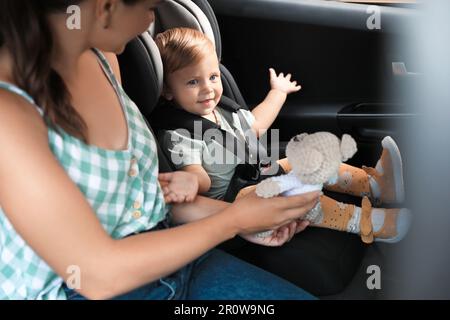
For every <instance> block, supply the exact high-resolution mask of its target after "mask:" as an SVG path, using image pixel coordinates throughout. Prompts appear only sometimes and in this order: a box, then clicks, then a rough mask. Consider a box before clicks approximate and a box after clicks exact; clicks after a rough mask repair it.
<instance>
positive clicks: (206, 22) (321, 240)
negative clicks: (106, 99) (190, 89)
mask: <svg viewBox="0 0 450 320" xmlns="http://www.w3.org/2000/svg"><path fill="white" fill-rule="evenodd" d="M200 8H201V9H200ZM155 18H156V20H155V23H154V24H153V25H152V26H151V27H150V29H149V30H148V31H147V32H145V33H144V34H142V35H140V36H139V37H137V38H136V39H134V40H133V41H131V42H130V43H129V44H128V45H127V47H126V49H125V51H124V53H123V54H122V55H120V56H119V63H120V66H121V73H122V82H123V86H124V89H125V91H126V92H127V93H128V94H129V95H130V97H131V98H132V99H133V100H134V101H135V102H136V104H137V105H138V107H139V108H140V110H141V111H142V113H143V114H144V116H145V117H146V118H148V119H150V118H151V113H152V111H153V109H154V107H155V106H156V104H157V101H158V99H159V96H160V93H161V90H162V83H163V79H162V75H163V72H162V62H161V57H160V56H159V51H158V49H157V47H156V45H155V43H154V41H153V39H152V38H151V35H153V36H154V35H155V34H157V33H159V32H161V31H164V30H166V29H168V28H172V27H191V28H196V29H198V30H201V31H202V32H204V33H205V34H206V35H207V36H208V37H210V38H211V39H212V40H213V41H214V43H215V45H216V50H217V54H218V56H219V57H221V47H222V44H221V39H220V32H219V27H218V24H217V21H216V18H215V16H214V12H213V11H212V9H211V7H210V5H209V3H208V2H207V1H206V0H193V1H189V0H166V1H165V2H163V3H162V4H161V5H160V6H159V7H158V9H157V10H156V12H155ZM221 71H222V81H223V84H224V95H226V96H228V97H230V98H232V99H233V100H235V101H236V102H237V103H238V104H240V105H241V106H243V107H246V104H245V101H244V99H243V97H242V94H241V93H240V91H239V88H238V87H237V85H236V82H235V81H234V79H233V77H232V75H231V74H230V73H229V72H228V70H227V69H226V68H225V67H224V66H223V65H221ZM158 153H159V154H158V156H159V161H160V170H161V171H162V172H164V171H169V170H172V168H173V167H171V165H170V162H169V161H168V159H167V158H166V157H165V156H164V153H163V152H160V149H159V151H158ZM222 248H225V249H226V250H227V251H228V252H230V253H232V254H234V255H236V256H237V257H239V258H241V259H243V260H246V261H248V262H250V263H253V264H255V265H257V266H259V267H261V268H263V269H266V270H268V271H270V272H272V273H275V274H277V275H279V276H281V277H283V278H285V279H287V280H289V281H291V282H293V283H295V284H297V285H298V286H300V287H302V288H304V289H305V290H308V291H309V292H311V293H313V294H315V295H317V296H326V295H332V294H336V293H339V292H341V291H342V290H343V289H344V288H345V287H346V285H347V284H348V283H349V282H350V280H351V279H352V277H353V275H354V274H355V273H356V271H357V270H358V269H359V266H360V264H361V260H362V257H363V254H364V251H365V246H364V245H363V244H362V242H361V241H360V240H359V238H358V237H357V236H355V235H352V234H347V233H344V232H336V231H333V230H329V229H321V228H313V227H311V228H307V229H306V230H305V231H303V232H301V233H300V234H298V235H296V236H295V237H294V238H293V239H292V240H291V241H290V242H288V243H286V244H285V245H283V246H281V247H275V248H272V247H263V246H259V245H254V244H251V243H249V242H246V241H244V240H242V239H241V238H239V237H236V239H234V240H233V241H231V242H229V243H226V244H225V245H224V246H222Z"/></svg>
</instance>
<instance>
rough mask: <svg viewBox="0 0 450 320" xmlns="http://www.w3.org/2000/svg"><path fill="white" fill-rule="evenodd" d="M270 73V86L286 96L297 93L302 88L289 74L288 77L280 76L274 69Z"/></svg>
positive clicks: (281, 74)
mask: <svg viewBox="0 0 450 320" xmlns="http://www.w3.org/2000/svg"><path fill="white" fill-rule="evenodd" d="M269 72H270V86H271V88H272V90H279V91H281V92H284V93H286V94H289V93H292V92H297V91H299V90H300V88H301V86H299V85H297V81H291V74H290V73H288V74H287V75H286V76H285V75H284V74H283V73H280V74H279V75H278V76H277V74H276V73H275V70H274V69H273V68H270V69H269Z"/></svg>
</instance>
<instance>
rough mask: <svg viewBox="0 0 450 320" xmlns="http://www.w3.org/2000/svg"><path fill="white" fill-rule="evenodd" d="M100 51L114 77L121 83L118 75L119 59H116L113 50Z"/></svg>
mask: <svg viewBox="0 0 450 320" xmlns="http://www.w3.org/2000/svg"><path fill="white" fill-rule="evenodd" d="M101 53H102V54H103V55H104V56H105V58H106V60H107V61H108V63H109V65H110V66H111V69H112V71H113V73H114V76H115V77H116V79H117V81H118V82H119V83H120V84H122V78H121V75H120V65H119V60H118V59H117V56H116V54H115V53H113V52H106V51H101Z"/></svg>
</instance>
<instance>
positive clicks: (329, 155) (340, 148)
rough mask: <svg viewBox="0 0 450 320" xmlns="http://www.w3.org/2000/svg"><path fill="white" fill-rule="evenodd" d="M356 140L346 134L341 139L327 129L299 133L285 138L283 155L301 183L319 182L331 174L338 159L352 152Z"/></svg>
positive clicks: (348, 155) (337, 168) (337, 167)
mask: <svg viewBox="0 0 450 320" xmlns="http://www.w3.org/2000/svg"><path fill="white" fill-rule="evenodd" d="M356 150H357V148H356V142H355V140H353V138H352V137H351V136H349V135H347V134H344V135H343V137H342V141H341V140H339V138H338V137H336V136H335V135H334V134H332V133H329V132H316V133H313V134H306V133H302V134H300V135H297V136H295V137H294V138H292V139H291V141H289V143H288V145H287V148H286V155H287V158H288V161H289V164H290V165H291V166H292V170H293V171H294V173H295V174H296V175H297V177H298V178H299V179H300V180H301V182H303V183H304V184H323V183H326V182H328V181H329V180H330V179H332V178H333V177H335V176H336V175H337V173H338V171H339V166H340V164H341V163H342V161H346V160H347V159H349V158H351V157H352V156H353V155H354V154H355V153H356Z"/></svg>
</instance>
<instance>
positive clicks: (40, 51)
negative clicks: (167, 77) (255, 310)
mask: <svg viewBox="0 0 450 320" xmlns="http://www.w3.org/2000/svg"><path fill="white" fill-rule="evenodd" d="M158 2H159V1H156V0H78V1H77V0H42V1H28V0H2V1H1V2H0V114H1V116H0V145H1V146H2V147H1V148H0V298H3V299H4V298H12V299H55V298H61V299H64V298H84V297H86V298H89V299H104V298H112V297H117V298H124V299H126V298H134V299H185V298H186V299H301V298H311V296H310V295H308V294H307V293H305V292H304V291H303V290H301V289H299V288H297V287H295V286H293V285H291V284H289V283H287V282H285V281H283V280H281V279H279V278H277V277H275V276H272V275H270V274H268V273H266V272H264V271H262V270H260V269H257V268H255V267H253V266H250V265H248V264H246V263H244V262H242V261H239V260H237V259H236V258H234V257H231V256H229V255H226V254H224V253H222V252H220V251H217V250H212V251H210V250H211V249H212V248H214V247H215V246H216V245H218V244H219V243H221V242H223V241H225V240H227V239H230V238H233V237H234V236H236V235H241V236H243V237H247V235H249V234H252V233H255V232H257V231H261V230H266V229H277V228H278V232H277V233H275V234H276V236H274V238H273V243H272V244H273V245H281V244H283V243H284V242H286V241H288V240H289V239H290V238H291V237H292V236H293V235H294V233H295V232H298V231H300V230H302V229H303V228H304V227H305V225H304V224H297V223H296V222H295V220H296V219H298V218H299V217H301V216H302V215H304V214H305V213H306V212H307V211H308V210H310V209H311V208H312V207H313V206H314V205H315V204H316V202H317V200H318V196H319V195H318V194H317V193H312V194H308V195H302V196H295V197H289V198H275V199H270V200H265V199H259V198H257V197H256V196H255V195H254V194H252V195H249V196H247V197H245V198H243V199H242V200H240V201H237V202H236V203H234V204H233V205H230V206H229V205H227V204H225V203H223V202H219V201H214V200H209V199H206V198H202V197H197V198H196V199H195V201H193V202H191V203H184V204H177V205H174V206H173V208H171V209H170V216H171V218H172V220H173V221H174V222H175V223H178V224H181V223H184V224H183V225H181V226H178V227H175V228H166V226H167V223H166V222H167V216H168V215H169V207H167V206H166V205H165V203H164V195H163V193H162V191H161V187H160V184H159V183H158V171H157V170H158V163H157V157H156V148H155V142H154V140H153V137H152V136H151V134H150V132H149V130H148V129H147V127H146V126H145V122H144V120H143V118H142V115H141V114H140V113H139V111H138V109H137V107H136V106H135V105H134V104H133V103H132V102H131V101H130V100H129V98H128V97H127V96H126V94H125V93H124V91H123V90H122V88H121V85H120V71H119V67H118V63H117V60H116V58H115V55H114V54H113V53H116V54H118V53H120V52H122V51H123V49H124V47H125V45H126V43H127V42H128V41H129V40H131V39H132V38H134V37H135V36H137V35H138V34H140V33H142V32H143V31H145V30H146V29H147V28H148V26H149V24H150V23H151V22H152V21H153V19H154V16H153V10H154V8H155V6H157V5H158ZM71 5H77V6H78V8H79V9H80V13H81V15H80V17H79V18H80V21H81V25H80V28H76V29H73V30H72V29H71V28H68V27H67V25H68V24H67V21H68V19H71V18H73V17H71V16H70V14H66V12H67V11H68V10H67V9H68V7H69V6H71ZM75 12H76V11H75ZM93 48H95V49H93ZM103 52H113V53H109V54H106V53H105V54H104V53H103ZM111 128H114V130H111ZM185 179H189V177H188V176H185V175H183V173H173V174H169V175H165V176H164V180H168V181H166V182H165V183H169V184H170V183H176V182H177V181H178V182H179V181H182V180H185ZM146 231H151V232H146ZM187 240H188V241H187ZM64 281H66V282H67V283H68V284H69V285H65V284H64ZM69 287H70V288H69ZM72 289H76V290H72Z"/></svg>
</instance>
